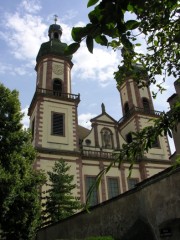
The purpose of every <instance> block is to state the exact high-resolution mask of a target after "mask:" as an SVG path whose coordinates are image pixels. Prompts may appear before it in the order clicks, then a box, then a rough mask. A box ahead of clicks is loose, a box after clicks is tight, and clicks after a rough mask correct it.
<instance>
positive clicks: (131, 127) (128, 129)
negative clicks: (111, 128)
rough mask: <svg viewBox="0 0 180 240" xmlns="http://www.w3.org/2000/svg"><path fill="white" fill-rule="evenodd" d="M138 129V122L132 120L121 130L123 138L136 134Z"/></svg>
mask: <svg viewBox="0 0 180 240" xmlns="http://www.w3.org/2000/svg"><path fill="white" fill-rule="evenodd" d="M135 129H136V120H135V119H132V118H131V119H130V120H129V121H128V122H126V124H124V125H123V127H121V128H120V131H121V135H122V136H123V138H124V139H126V134H128V133H129V132H134V131H135Z"/></svg>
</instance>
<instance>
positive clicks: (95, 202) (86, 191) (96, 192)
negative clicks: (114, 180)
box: [85, 175, 99, 207]
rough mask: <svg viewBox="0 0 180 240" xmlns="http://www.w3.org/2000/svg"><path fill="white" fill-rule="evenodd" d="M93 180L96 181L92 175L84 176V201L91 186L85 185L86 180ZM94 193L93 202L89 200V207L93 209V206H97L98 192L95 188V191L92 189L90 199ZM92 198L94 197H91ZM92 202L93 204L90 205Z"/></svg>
mask: <svg viewBox="0 0 180 240" xmlns="http://www.w3.org/2000/svg"><path fill="white" fill-rule="evenodd" d="M90 178H91V179H94V181H95V180H96V176H94V175H85V198H86V200H87V193H88V191H89V189H90V187H91V186H92V184H93V183H92V184H91V185H89V186H88V185H87V180H88V179H90ZM94 193H95V198H96V199H95V201H94V200H92V199H90V200H89V205H90V206H91V207H93V206H96V205H97V204H99V191H98V188H96V189H94V190H93V193H92V194H91V197H92V196H93V194H94ZM93 197H94V196H93ZM92 202H93V203H92Z"/></svg>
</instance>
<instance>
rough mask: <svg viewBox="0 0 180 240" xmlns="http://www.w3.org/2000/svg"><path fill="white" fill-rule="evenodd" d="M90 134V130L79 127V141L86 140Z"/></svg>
mask: <svg viewBox="0 0 180 240" xmlns="http://www.w3.org/2000/svg"><path fill="white" fill-rule="evenodd" d="M89 133H90V130H89V129H87V128H85V127H83V126H80V125H78V136H79V139H84V138H85V137H87V135H88V134H89Z"/></svg>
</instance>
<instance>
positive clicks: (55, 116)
mask: <svg viewBox="0 0 180 240" xmlns="http://www.w3.org/2000/svg"><path fill="white" fill-rule="evenodd" d="M52 135H58V136H65V131H64V114H62V113H56V112H53V113H52Z"/></svg>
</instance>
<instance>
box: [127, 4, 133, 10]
mask: <svg viewBox="0 0 180 240" xmlns="http://www.w3.org/2000/svg"><path fill="white" fill-rule="evenodd" d="M127 10H128V11H129V12H133V11H134V7H133V5H131V4H130V3H129V4H128V6H127Z"/></svg>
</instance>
